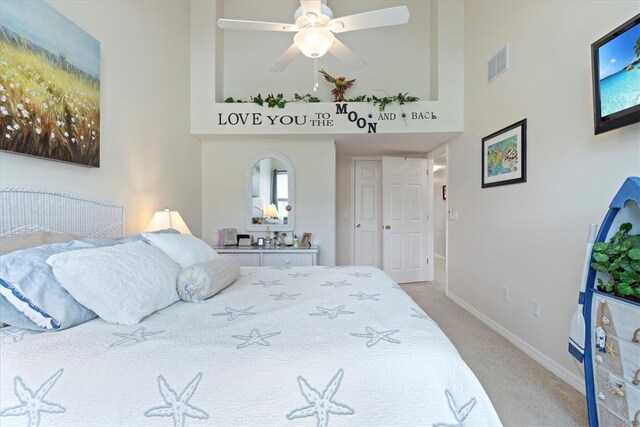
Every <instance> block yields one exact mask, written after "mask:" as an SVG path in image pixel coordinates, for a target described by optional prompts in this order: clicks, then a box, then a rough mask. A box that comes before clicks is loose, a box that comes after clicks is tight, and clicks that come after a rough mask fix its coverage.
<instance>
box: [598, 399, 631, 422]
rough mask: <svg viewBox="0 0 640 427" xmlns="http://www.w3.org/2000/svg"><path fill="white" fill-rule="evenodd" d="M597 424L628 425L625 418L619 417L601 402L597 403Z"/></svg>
mask: <svg viewBox="0 0 640 427" xmlns="http://www.w3.org/2000/svg"><path fill="white" fill-rule="evenodd" d="M598 424H599V425H601V426H602V427H609V426H626V425H628V423H627V421H626V420H625V419H622V418H620V417H619V416H618V415H616V414H614V413H613V412H611V411H610V410H608V409H607V408H606V406H604V405H603V404H601V403H598Z"/></svg>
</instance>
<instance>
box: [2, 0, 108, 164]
mask: <svg viewBox="0 0 640 427" xmlns="http://www.w3.org/2000/svg"><path fill="white" fill-rule="evenodd" d="M0 58H2V63H1V64H0V127H1V128H2V134H1V136H2V137H1V138H0V150H5V151H7V152H13V153H17V154H24V155H29V156H36V157H42V158H46V159H50V160H59V161H65V162H71V163H75V164H80V165H83V166H91V167H100V42H98V40H96V39H94V38H93V37H91V35H89V34H88V33H86V32H85V31H84V30H82V29H81V28H80V27H78V26H77V25H76V24H74V23H73V22H71V21H70V20H69V19H67V18H66V17H65V16H63V15H61V14H60V13H59V12H58V11H57V10H55V9H54V8H53V7H51V6H49V5H48V4H47V3H45V2H44V1H42V0H33V1H8V2H6V1H5V2H2V13H0Z"/></svg>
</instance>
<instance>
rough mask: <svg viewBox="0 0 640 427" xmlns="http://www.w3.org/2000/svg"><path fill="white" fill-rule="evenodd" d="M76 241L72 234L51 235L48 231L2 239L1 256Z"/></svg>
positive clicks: (0, 242)
mask: <svg viewBox="0 0 640 427" xmlns="http://www.w3.org/2000/svg"><path fill="white" fill-rule="evenodd" d="M74 239H75V237H73V235H71V234H66V233H50V232H48V231H42V232H39V233H31V234H22V235H19V236H5V237H0V255H5V254H8V253H11V252H15V251H19V250H21V249H28V248H34V247H36V246H42V245H47V244H51V243H67V242H70V241H72V240H74Z"/></svg>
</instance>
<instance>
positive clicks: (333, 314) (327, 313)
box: [309, 305, 354, 320]
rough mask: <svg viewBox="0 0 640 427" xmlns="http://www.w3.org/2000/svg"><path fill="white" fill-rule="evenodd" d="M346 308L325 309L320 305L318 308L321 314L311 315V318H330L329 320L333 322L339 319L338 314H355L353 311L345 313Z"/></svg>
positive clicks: (342, 306)
mask: <svg viewBox="0 0 640 427" xmlns="http://www.w3.org/2000/svg"><path fill="white" fill-rule="evenodd" d="M345 307H346V306H344V305H341V306H339V307H336V308H324V307H320V306H319V305H317V306H316V308H317V309H318V311H319V313H309V316H329V320H333V319H335V318H336V317H338V314H354V313H353V311H343V310H342V309H343V308H345Z"/></svg>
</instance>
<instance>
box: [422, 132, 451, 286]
mask: <svg viewBox="0 0 640 427" xmlns="http://www.w3.org/2000/svg"><path fill="white" fill-rule="evenodd" d="M443 154H444V155H445V156H446V158H447V163H446V166H447V167H446V171H445V182H446V183H447V184H446V185H447V200H445V211H446V213H447V217H446V221H445V223H444V224H445V225H444V257H445V260H444V290H445V295H448V292H449V221H450V218H449V199H450V197H449V194H450V193H449V163H450V162H449V144H443V145H441V146H440V147H438V148H436V149H435V150H432V151H429V152H428V153H427V155H426V158H427V159H432V160H434V161H435V159H436V157H440V156H442V155H443ZM432 173H435V172H433V171H432ZM434 179H435V177H434ZM437 194H438V192H437V191H434V192H433V197H434V200H431V206H432V207H433V206H434V205H435V197H437ZM434 254H435V252H434ZM433 262H434V263H435V256H434V260H433Z"/></svg>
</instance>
